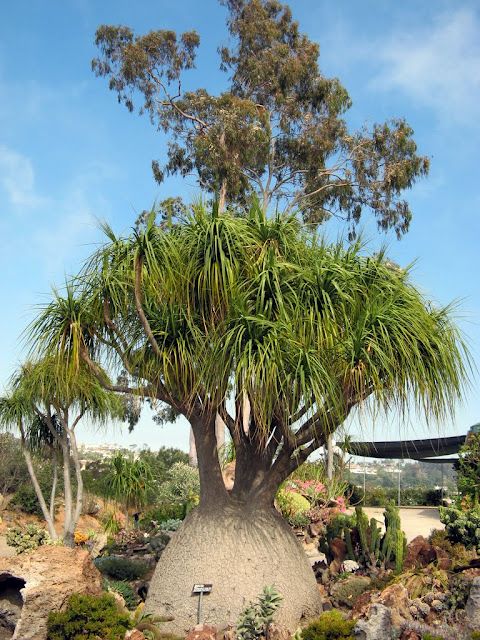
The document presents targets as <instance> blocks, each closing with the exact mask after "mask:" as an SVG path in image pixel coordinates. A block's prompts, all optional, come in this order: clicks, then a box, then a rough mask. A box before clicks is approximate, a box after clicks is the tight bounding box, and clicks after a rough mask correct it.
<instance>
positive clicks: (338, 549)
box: [330, 538, 347, 573]
mask: <svg viewBox="0 0 480 640" xmlns="http://www.w3.org/2000/svg"><path fill="white" fill-rule="evenodd" d="M330 551H331V553H332V555H333V560H332V562H331V563H330V571H331V573H339V572H340V570H341V568H342V564H343V561H344V560H345V558H346V557H347V545H346V544H345V542H344V541H343V540H342V539H341V538H334V539H333V540H331V542H330Z"/></svg>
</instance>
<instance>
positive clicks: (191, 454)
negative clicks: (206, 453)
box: [188, 427, 198, 467]
mask: <svg viewBox="0 0 480 640" xmlns="http://www.w3.org/2000/svg"><path fill="white" fill-rule="evenodd" d="M188 444H189V446H188V460H189V462H190V465H191V466H192V467H196V466H197V462H198V461H197V449H196V447H195V436H194V435H193V429H192V428H191V427H190V437H189V443H188Z"/></svg>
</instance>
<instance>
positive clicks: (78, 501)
mask: <svg viewBox="0 0 480 640" xmlns="http://www.w3.org/2000/svg"><path fill="white" fill-rule="evenodd" d="M68 435H69V439H70V450H71V454H72V460H73V465H74V467H75V477H76V479H77V494H76V497H75V510H74V511H73V518H72V523H71V526H72V530H73V531H75V527H76V526H77V522H78V520H79V518H80V516H81V514H82V508H83V477H82V467H81V465H80V457H79V455H78V448H77V439H76V438H75V432H74V431H73V429H69V431H68Z"/></svg>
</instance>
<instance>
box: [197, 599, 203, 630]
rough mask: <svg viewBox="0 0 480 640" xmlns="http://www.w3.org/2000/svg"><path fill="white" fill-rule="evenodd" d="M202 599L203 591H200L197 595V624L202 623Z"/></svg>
mask: <svg viewBox="0 0 480 640" xmlns="http://www.w3.org/2000/svg"><path fill="white" fill-rule="evenodd" d="M202 599H203V591H200V594H199V597H198V613H197V624H202Z"/></svg>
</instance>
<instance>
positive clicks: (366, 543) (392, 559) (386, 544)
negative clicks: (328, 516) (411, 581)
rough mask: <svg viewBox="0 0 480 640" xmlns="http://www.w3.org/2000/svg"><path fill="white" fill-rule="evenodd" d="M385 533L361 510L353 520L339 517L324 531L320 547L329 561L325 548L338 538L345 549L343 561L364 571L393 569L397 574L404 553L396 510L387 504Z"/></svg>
mask: <svg viewBox="0 0 480 640" xmlns="http://www.w3.org/2000/svg"><path fill="white" fill-rule="evenodd" d="M384 518H385V533H384V534H383V535H382V532H381V529H380V527H379V526H378V523H377V521H376V520H375V518H371V520H370V521H369V520H368V518H367V515H366V514H365V512H364V511H363V509H362V508H361V507H356V508H355V516H353V517H347V516H339V517H337V518H335V519H334V520H333V521H332V522H331V523H330V524H329V525H328V527H327V533H326V539H325V540H324V542H323V545H322V546H321V550H322V551H324V552H325V553H326V555H327V558H329V546H330V543H331V541H332V540H333V539H334V538H342V539H343V540H344V541H345V544H346V545H347V557H348V559H349V560H356V561H357V562H358V563H359V564H360V565H364V566H366V567H371V568H373V567H378V566H381V565H383V566H384V567H385V568H388V567H391V565H392V564H394V566H395V571H396V572H398V573H399V572H401V570H402V568H403V562H404V558H405V552H406V538H405V534H404V533H403V531H402V529H401V526H400V514H399V511H398V508H397V507H396V506H395V505H394V504H393V503H392V504H388V505H387V507H386V508H385V512H384ZM329 559H331V558H329Z"/></svg>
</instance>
